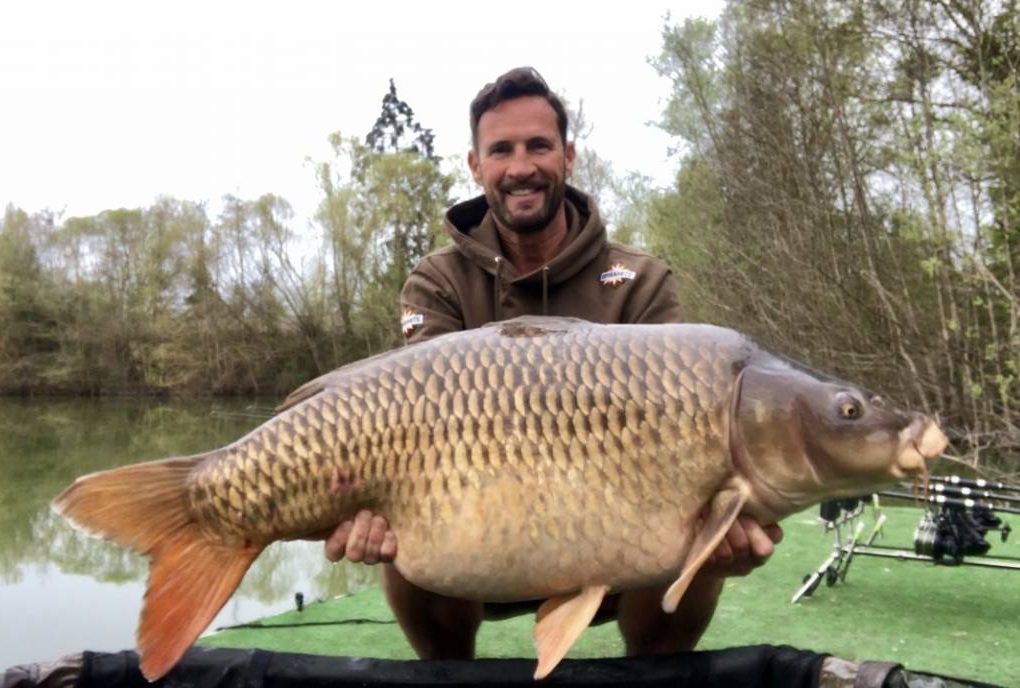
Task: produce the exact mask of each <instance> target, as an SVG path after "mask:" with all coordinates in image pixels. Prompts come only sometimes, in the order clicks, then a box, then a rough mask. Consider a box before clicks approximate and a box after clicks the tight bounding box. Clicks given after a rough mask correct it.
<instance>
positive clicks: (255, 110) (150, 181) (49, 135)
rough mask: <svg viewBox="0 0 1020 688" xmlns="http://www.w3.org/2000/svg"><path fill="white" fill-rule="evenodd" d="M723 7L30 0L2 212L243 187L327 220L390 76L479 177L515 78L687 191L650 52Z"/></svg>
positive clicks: (86, 209)
mask: <svg viewBox="0 0 1020 688" xmlns="http://www.w3.org/2000/svg"><path fill="white" fill-rule="evenodd" d="M721 4H722V1H721V0H711V1H710V2H705V1H699V2H683V1H681V2H673V3H667V2H662V1H661V0H655V1H649V2H642V1H636V2H634V1H632V2H626V3H621V2H613V3H610V2H604V3H597V2H593V1H592V0H587V1H585V2H575V1H560V2H556V1H547V2H544V3H537V4H536V3H527V4H525V5H520V4H511V5H507V4H505V3H499V4H497V3H481V2H477V0H475V1H473V2H460V1H458V2H437V1H433V2H427V1H422V0H419V1H418V2H412V1H406V2H405V1H403V0H401V1H391V2H377V3H376V2H373V3H369V2H362V3H359V4H357V5H355V4H354V3H350V2H340V1H334V2H299V1H295V2H289V3H286V4H285V3H282V2H281V3H276V4H270V3H265V2H201V3H199V2H190V1H188V2H172V3H170V2H137V1H136V2H117V3H111V2H46V1H40V2H19V3H4V5H3V8H2V9H0V26H2V27H3V30H2V34H3V35H2V39H0V98H2V101H0V207H3V206H6V205H7V204H8V203H13V204H15V205H17V206H19V207H21V208H23V209H24V210H26V211H29V212H34V211H38V210H41V209H43V208H50V209H53V210H56V211H63V212H64V215H65V216H73V215H90V214H94V213H98V212H100V211H102V210H105V209H110V208H117V207H138V206H146V205H149V204H151V203H152V202H153V201H154V200H155V198H156V197H157V196H159V195H169V196H174V197H177V198H181V199H186V200H193V201H209V202H210V210H214V209H215V208H216V206H217V204H218V201H219V199H220V198H221V197H222V196H223V195H224V194H227V193H231V194H234V195H235V196H239V197H241V198H245V199H254V198H256V197H258V196H259V195H261V194H263V193H267V192H271V193H275V194H278V195H280V196H283V197H284V198H286V199H287V200H288V201H290V202H291V204H292V205H293V206H294V208H295V211H296V213H297V215H298V223H300V222H302V220H301V218H306V217H308V216H310V215H311V213H312V212H313V211H314V207H315V204H316V202H317V201H316V197H317V192H316V185H315V180H314V175H313V173H312V169H311V168H310V167H309V165H308V164H307V163H306V158H309V157H310V158H312V159H315V160H325V159H328V157H329V147H328V144H327V140H326V137H327V136H328V134H329V133H330V132H333V131H336V130H340V131H342V132H343V133H344V134H346V135H351V136H358V137H364V135H365V134H367V133H368V131H369V129H370V128H371V127H372V124H373V123H374V122H375V119H376V117H377V116H378V114H379V111H380V105H381V101H382V97H383V95H384V94H385V93H386V90H387V89H388V83H389V79H390V77H393V78H394V79H395V80H396V85H397V94H398V96H399V97H400V98H402V99H403V100H405V101H406V102H407V103H408V104H409V105H410V106H411V107H412V108H413V109H414V112H415V116H416V118H417V120H418V121H419V122H421V123H422V124H423V125H424V126H426V127H429V128H431V129H432V130H433V132H434V134H435V137H436V138H435V144H436V150H437V153H439V154H440V155H443V156H453V157H455V159H456V163H455V164H456V165H458V166H462V165H463V163H462V160H463V156H464V154H465V153H466V151H467V146H468V144H469V141H470V138H469V134H468V119H467V107H468V103H469V102H470V100H471V98H472V97H473V96H474V95H475V93H476V92H477V91H478V89H479V88H480V87H481V86H482V85H484V84H485V83H486V82H488V81H492V80H493V79H494V78H495V77H496V76H498V75H499V74H501V73H502V72H504V71H506V70H507V69H510V68H512V67H516V66H520V65H524V64H530V65H532V66H534V67H536V68H537V69H538V70H539V71H540V72H541V73H542V74H543V76H544V77H545V78H546V80H547V81H548V82H549V84H550V86H551V87H552V88H553V89H554V90H556V91H558V92H559V93H560V94H561V95H565V96H566V97H567V98H568V99H569V100H570V101H572V102H574V103H576V102H577V100H578V99H583V100H584V109H585V114H586V116H587V119H588V120H589V122H590V123H591V124H593V125H594V131H593V133H592V135H591V137H590V138H589V140H588V145H589V146H590V147H591V148H593V149H594V150H595V151H596V152H597V153H598V154H599V155H600V156H602V157H604V158H606V159H608V160H609V161H610V162H611V163H612V164H613V167H614V170H615V171H616V172H618V173H622V172H624V171H627V170H635V171H640V172H642V173H644V174H647V175H650V176H651V177H652V178H653V179H654V180H655V183H656V184H658V185H667V184H669V183H670V181H671V179H672V175H673V170H674V168H675V163H674V162H671V161H669V160H668V159H667V157H666V151H667V148H668V147H669V145H670V140H669V137H667V136H666V135H665V134H664V133H663V132H661V131H660V130H658V129H657V128H655V127H652V126H649V125H648V122H649V121H653V120H657V119H658V118H659V116H660V113H661V111H662V107H663V104H664V102H665V99H666V97H667V96H668V93H669V84H668V82H667V81H666V80H664V79H662V78H660V77H658V76H657V75H656V74H655V71H654V70H653V69H652V67H651V66H650V65H649V64H648V61H647V60H648V58H649V57H652V56H654V55H657V54H658V52H659V50H660V48H661V29H662V26H663V19H664V17H665V15H666V13H667V11H669V12H671V15H672V21H673V22H677V21H682V19H683V17H686V16H715V15H717V14H718V12H719V10H720V7H721Z"/></svg>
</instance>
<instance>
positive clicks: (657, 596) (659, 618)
mask: <svg viewBox="0 0 1020 688" xmlns="http://www.w3.org/2000/svg"><path fill="white" fill-rule="evenodd" d="M699 578H701V580H700V581H699V580H698V579H697V578H696V579H695V582H692V585H691V588H689V589H688V591H687V593H686V594H685V595H684V597H683V599H682V600H681V601H680V606H679V607H678V608H677V610H676V611H675V612H674V613H672V614H667V613H666V612H664V611H662V597H663V595H664V594H665V592H666V588H665V587H662V588H646V589H643V590H630V591H627V592H624V593H623V594H622V595H620V603H619V609H618V616H617V621H618V623H619V625H620V633H621V634H622V635H623V640H624V644H625V645H626V648H627V654H628V655H630V656H632V657H633V656H638V655H656V654H670V653H673V652H685V651H689V650H693V649H694V648H695V646H696V645H697V644H698V641H699V640H700V639H701V636H702V634H703V633H704V632H705V629H706V628H707V627H708V624H709V622H710V621H711V620H712V615H713V614H714V613H715V607H716V605H717V604H718V602H719V594H720V592H721V591H722V582H721V579H718V580H717V579H707V578H704V577H699Z"/></svg>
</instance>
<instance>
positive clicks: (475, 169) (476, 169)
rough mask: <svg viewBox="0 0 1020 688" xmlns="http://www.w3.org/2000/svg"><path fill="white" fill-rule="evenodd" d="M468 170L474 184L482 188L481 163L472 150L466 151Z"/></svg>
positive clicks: (475, 152) (476, 153)
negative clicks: (473, 179)
mask: <svg viewBox="0 0 1020 688" xmlns="http://www.w3.org/2000/svg"><path fill="white" fill-rule="evenodd" d="M467 162H468V169H469V170H471V176H472V177H474V178H475V183H476V184H478V186H484V184H482V163H481V161H480V160H479V159H478V152H477V151H475V149H474V148H472V149H471V150H469V151H468V161H467Z"/></svg>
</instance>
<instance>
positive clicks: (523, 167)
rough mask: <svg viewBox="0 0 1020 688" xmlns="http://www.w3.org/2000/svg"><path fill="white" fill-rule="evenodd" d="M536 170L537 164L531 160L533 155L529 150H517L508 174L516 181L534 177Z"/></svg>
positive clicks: (511, 159)
mask: <svg viewBox="0 0 1020 688" xmlns="http://www.w3.org/2000/svg"><path fill="white" fill-rule="evenodd" d="M535 170H536V167H535V162H534V161H533V160H532V159H531V154H530V153H529V152H528V151H527V149H515V150H514V154H513V156H511V158H510V165H509V167H508V168H507V171H506V173H507V175H508V176H510V177H514V178H515V179H522V178H527V177H530V176H531V175H533V174H534V173H535Z"/></svg>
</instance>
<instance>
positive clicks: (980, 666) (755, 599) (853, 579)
mask: <svg viewBox="0 0 1020 688" xmlns="http://www.w3.org/2000/svg"><path fill="white" fill-rule="evenodd" d="M886 512H887V513H888V514H889V523H888V525H887V526H886V534H885V537H884V538H883V539H882V540H881V541H880V542H878V543H876V544H886V545H889V546H902V547H908V548H909V547H910V543H911V539H912V535H913V530H914V528H915V527H916V525H917V521H918V518H919V517H920V513H921V512H920V510H919V509H913V508H903V509H887V510H886ZM815 513H816V512H815V511H814V510H812V511H811V512H805V513H804V514H800V515H797V516H794V517H791V518H790V519H787V521H786V522H785V523H784V529H785V532H786V539H785V541H784V542H783V543H782V545H780V547H779V549H778V550H777V552H776V555H775V556H774V557H773V559H772V561H770V562H769V564H768V565H767V566H765V567H764V568H763V569H761V570H759V571H757V572H755V573H754V574H753V575H751V576H748V577H747V578H741V579H731V580H729V581H727V584H726V591H725V592H724V594H723V598H722V601H721V602H720V607H719V610H718V612H717V614H716V616H715V619H714V621H713V622H712V625H711V627H710V628H709V630H708V632H707V633H706V635H705V637H704V639H703V641H702V644H701V646H700V647H701V648H703V649H714V648H724V647H733V646H739V645H748V644H757V643H771V644H789V645H792V646H794V647H798V648H803V649H810V650H815V651H818V652H828V653H832V654H835V655H839V656H842V657H847V658H852V659H861V660H863V659H871V660H885V661H895V662H900V663H902V664H904V665H905V666H907V667H908V668H911V669H915V670H919V671H929V672H934V673H940V674H946V675H950V676H959V677H964V678H972V679H978V680H983V681H988V682H992V683H997V684H1001V685H1004V686H1020V657H1018V656H1017V655H1016V654H1015V652H1016V649H1017V640H1018V639H1020V635H1018V631H1017V625H1018V624H1017V622H1018V620H1020V594H1017V591H1018V590H1020V572H1015V571H1001V570H991V569H981V568H978V567H970V566H966V567H957V568H950V567H944V566H939V567H935V566H932V565H929V564H923V563H916V562H900V561H896V560H891V559H879V558H875V557H858V558H855V560H854V562H853V565H852V566H851V568H850V571H849V575H848V577H847V580H846V582H845V583H837V584H836V585H835V586H834V587H831V588H830V587H826V586H825V585H824V583H823V584H822V586H821V587H819V588H818V590H817V591H816V592H815V594H814V595H813V596H812V597H809V598H805V599H804V600H803V601H802V602H801V603H799V604H797V605H792V604H790V597H791V596H792V594H793V592H794V590H795V589H796V588H797V587H798V586H799V584H800V581H801V579H802V578H803V576H804V575H805V574H807V573H809V572H811V571H813V570H814V569H815V568H816V567H817V566H818V564H820V563H821V561H822V560H823V559H824V558H825V556H826V555H827V554H828V553H829V551H830V548H831V544H832V535H831V534H823V533H822V530H821V527H820V526H819V525H818V524H817V521H816V519H815ZM868 522H869V524H870V517H869V518H868ZM992 536H993V537H990V538H989V540H990V541H991V542H992V543H993V544H992V550H991V552H990V554H992V555H995V556H1000V557H1005V556H1011V557H1020V543H1018V542H1017V541H1015V540H1010V541H1009V542H1007V543H1005V544H1002V543H1000V542H999V541H998V538H997V537H995V534H994V533H993V534H992ZM993 538H994V539H993ZM264 624H265V625H266V627H263V628H241V629H232V630H224V631H222V632H219V633H217V634H215V635H212V636H210V637H207V638H205V639H203V640H202V643H203V644H206V645H219V646H224V647H263V648H267V649H273V650H282V651H294V652H311V653H318V654H335V655H347V656H366V657H386V658H394V659H410V658H413V656H414V655H413V653H412V652H411V650H410V648H408V646H407V643H406V642H405V641H404V639H403V636H402V635H401V632H400V629H399V628H398V627H397V626H396V624H395V623H394V622H393V617H392V615H391V614H390V611H389V609H388V608H387V606H386V603H385V601H384V600H383V599H382V596H381V594H380V593H379V590H378V589H376V588H373V589H370V590H366V591H364V592H362V593H360V594H357V595H352V596H349V597H345V598H341V599H337V600H330V601H327V602H324V603H321V604H314V605H310V606H308V607H306V609H305V610H304V612H301V613H298V612H296V611H293V612H288V613H285V614H281V615H279V616H275V617H272V618H271V619H266V620H265V621H264ZM532 626H533V619H532V618H531V616H523V617H517V618H514V619H509V620H506V621H500V622H486V623H485V624H483V626H482V630H481V632H480V635H479V639H478V652H479V655H481V656H486V657H532V656H534V652H533V649H532V639H531V631H532ZM620 654H622V644H621V642H620V639H619V634H618V632H617V630H616V627H615V624H612V623H609V624H604V625H602V626H599V627H596V628H592V629H589V630H587V631H586V632H585V633H584V635H583V636H582V638H581V641H580V642H579V643H578V644H577V646H575V647H574V648H573V650H572V652H571V654H570V655H569V656H571V657H604V656H613V655H620Z"/></svg>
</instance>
